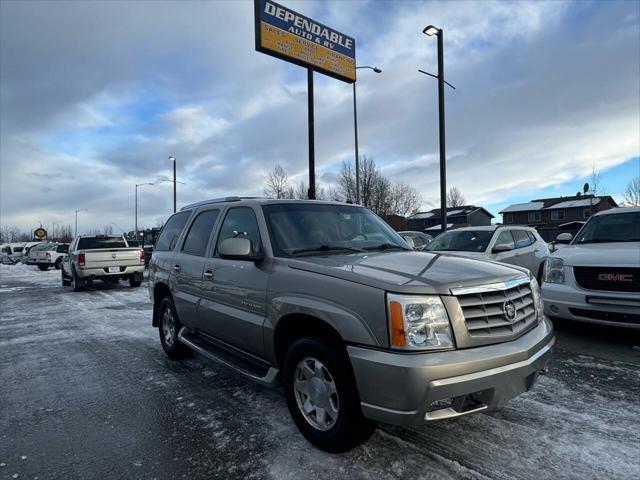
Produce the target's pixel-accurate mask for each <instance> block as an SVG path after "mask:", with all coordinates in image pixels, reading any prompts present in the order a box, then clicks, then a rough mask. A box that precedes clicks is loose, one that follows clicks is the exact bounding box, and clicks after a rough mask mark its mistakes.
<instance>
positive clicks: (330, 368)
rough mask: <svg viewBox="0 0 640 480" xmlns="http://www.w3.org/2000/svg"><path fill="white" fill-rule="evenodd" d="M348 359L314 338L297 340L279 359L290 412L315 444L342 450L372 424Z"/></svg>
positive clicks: (355, 443) (370, 429) (360, 438)
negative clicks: (364, 409)
mask: <svg viewBox="0 0 640 480" xmlns="http://www.w3.org/2000/svg"><path fill="white" fill-rule="evenodd" d="M348 362H349V360H348V358H347V357H346V355H345V354H344V352H341V351H340V350H339V349H337V348H336V347H334V346H333V345H331V344H330V343H328V342H326V341H324V340H322V339H319V338H302V339H299V340H297V341H296V342H294V343H293V345H291V347H290V348H289V350H288V351H287V354H286V355H285V359H284V369H283V370H284V372H283V375H284V391H285V397H286V400H287V406H288V407H289V413H290V414H291V417H292V418H293V421H294V422H295V424H296V426H297V427H298V429H299V430H300V432H301V433H302V434H303V435H304V436H305V437H306V439H307V440H309V441H310V442H311V443H313V444H314V445H315V446H316V447H318V448H320V449H322V450H324V451H326V452H330V453H342V452H346V451H348V450H351V449H352V448H354V447H356V446H358V445H360V444H361V443H363V442H365V441H366V440H367V439H368V438H369V437H370V436H371V435H372V434H373V432H374V431H375V423H374V422H372V421H371V420H368V419H366V418H364V416H363V415H362V410H361V409H360V398H359V395H358V391H357V389H356V384H355V379H354V377H353V373H352V371H351V367H350V365H349V363H348Z"/></svg>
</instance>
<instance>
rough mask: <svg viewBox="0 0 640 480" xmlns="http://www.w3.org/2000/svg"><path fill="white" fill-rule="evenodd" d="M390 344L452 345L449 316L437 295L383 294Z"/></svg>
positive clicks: (410, 346) (404, 346)
mask: <svg viewBox="0 0 640 480" xmlns="http://www.w3.org/2000/svg"><path fill="white" fill-rule="evenodd" d="M387 306H388V309H389V330H390V332H391V346H392V347H393V348H398V349H402V350H432V349H445V348H453V336H452V335H451V324H450V323H449V316H448V315H447V311H446V310H445V308H444V305H443V303H442V300H441V299H440V297H439V296H438V295H425V296H417V295H395V294H392V293H390V294H388V295H387Z"/></svg>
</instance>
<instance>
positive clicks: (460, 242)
mask: <svg viewBox="0 0 640 480" xmlns="http://www.w3.org/2000/svg"><path fill="white" fill-rule="evenodd" d="M492 235H493V232H492V231H489V230H450V231H448V232H444V233H442V234H440V235H438V236H437V237H436V238H435V239H434V240H433V241H432V242H431V243H430V244H429V245H427V248H426V250H427V251H430V252H484V251H485V250H486V249H487V245H489V241H490V240H491V237H492Z"/></svg>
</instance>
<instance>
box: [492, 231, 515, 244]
mask: <svg viewBox="0 0 640 480" xmlns="http://www.w3.org/2000/svg"><path fill="white" fill-rule="evenodd" d="M496 245H508V246H510V247H511V248H516V244H515V242H514V241H513V237H512V236H511V232H510V231H509V230H503V231H501V232H500V234H499V235H498V239H497V240H496V243H495V244H494V246H496Z"/></svg>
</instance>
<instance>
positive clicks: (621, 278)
mask: <svg viewBox="0 0 640 480" xmlns="http://www.w3.org/2000/svg"><path fill="white" fill-rule="evenodd" d="M598 280H600V281H601V282H633V275H631V274H630V273H599V274H598Z"/></svg>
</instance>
